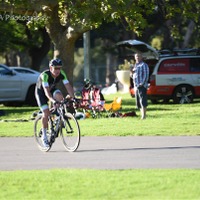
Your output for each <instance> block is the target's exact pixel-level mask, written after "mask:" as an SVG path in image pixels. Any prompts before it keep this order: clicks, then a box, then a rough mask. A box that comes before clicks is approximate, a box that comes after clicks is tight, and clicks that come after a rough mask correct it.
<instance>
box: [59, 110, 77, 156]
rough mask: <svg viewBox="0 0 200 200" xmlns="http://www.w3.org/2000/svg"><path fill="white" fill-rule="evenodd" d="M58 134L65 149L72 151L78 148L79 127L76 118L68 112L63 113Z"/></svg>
mask: <svg viewBox="0 0 200 200" xmlns="http://www.w3.org/2000/svg"><path fill="white" fill-rule="evenodd" d="M60 135H61V138H62V142H63V144H64V147H65V149H66V150H67V151H69V152H74V151H76V150H77V149H78V147H79V144H80V139H81V134H80V127H79V124H78V122H77V120H76V118H75V117H74V116H73V115H72V114H71V113H69V112H67V113H65V115H64V119H63V121H62V124H61V127H60Z"/></svg>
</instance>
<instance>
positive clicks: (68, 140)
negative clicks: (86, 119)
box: [34, 99, 81, 152]
mask: <svg viewBox="0 0 200 200" xmlns="http://www.w3.org/2000/svg"><path fill="white" fill-rule="evenodd" d="M71 108H74V101H72V100H69V99H65V100H63V101H62V102H60V103H59V104H58V106H57V107H56V108H54V109H51V110H50V112H51V114H50V116H49V119H48V129H47V138H48V142H49V147H44V146H43V143H42V113H38V115H37V117H36V118H35V122H34V137H35V141H36V143H37V145H38V147H39V149H40V150H41V151H46V152H47V151H49V150H50V149H51V147H52V145H53V143H54V142H55V140H56V138H57V137H58V136H59V135H60V136H61V138H62V142H63V144H64V147H65V149H66V150H67V151H69V152H74V151H76V150H77V149H78V147H79V144H80V138H81V134H80V127H79V124H78V121H77V120H76V118H75V117H74V115H73V114H72V113H71V112H69V110H70V109H71Z"/></svg>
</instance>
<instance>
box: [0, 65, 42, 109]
mask: <svg viewBox="0 0 200 200" xmlns="http://www.w3.org/2000/svg"><path fill="white" fill-rule="evenodd" d="M39 74H40V73H39V72H36V71H34V70H31V69H27V68H22V67H13V68H12V67H8V66H6V65H2V64H0V103H3V104H4V105H15V106H16V105H22V104H28V105H32V106H35V105H36V100H35V95H34V91H35V84H36V82H37V79H38V76H39Z"/></svg>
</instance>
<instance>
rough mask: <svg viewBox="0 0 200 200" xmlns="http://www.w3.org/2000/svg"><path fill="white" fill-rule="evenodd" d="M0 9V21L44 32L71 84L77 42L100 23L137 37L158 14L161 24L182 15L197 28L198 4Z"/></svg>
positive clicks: (22, 1) (89, 1)
mask: <svg viewBox="0 0 200 200" xmlns="http://www.w3.org/2000/svg"><path fill="white" fill-rule="evenodd" d="M0 9H1V19H0V20H4V21H5V20H22V21H23V20H24V21H26V22H27V23H26V24H27V26H28V27H29V28H30V29H32V30H35V31H37V30H38V29H39V27H45V28H46V30H47V32H48V33H49V36H50V38H51V39H52V41H53V43H54V45H55V49H56V50H57V55H55V56H59V57H60V58H61V59H62V60H63V63H64V68H65V69H66V71H67V74H68V77H69V79H70V80H71V81H72V80H73V67H74V66H73V63H74V44H75V42H76V40H77V39H78V38H80V37H81V36H82V34H83V33H84V32H87V31H89V30H92V29H96V28H98V27H99V26H100V25H101V24H102V22H115V23H121V24H123V26H124V27H125V28H126V29H127V30H131V31H133V32H134V33H136V34H137V35H141V34H142V31H143V30H144V29H145V28H146V27H147V26H148V25H149V19H150V17H151V16H153V15H155V14H157V13H160V16H161V18H162V19H163V20H169V19H173V18H176V17H177V16H179V15H181V16H182V19H184V20H185V19H190V20H192V21H193V22H194V23H195V24H196V25H197V26H199V25H200V23H199V9H200V3H199V0H104V1H102V0H71V1H70V0H48V1H46V0H0ZM170 26H172V28H174V30H176V27H174V24H170ZM174 34H177V32H176V31H174Z"/></svg>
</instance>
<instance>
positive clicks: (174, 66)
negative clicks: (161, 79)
mask: <svg viewBox="0 0 200 200" xmlns="http://www.w3.org/2000/svg"><path fill="white" fill-rule="evenodd" d="M188 72H189V59H187V58H175V59H166V60H163V61H162V62H161V63H160V67H159V69H158V73H160V74H164V73H168V74H171V73H172V74H176V73H177V74H178V73H188Z"/></svg>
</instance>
